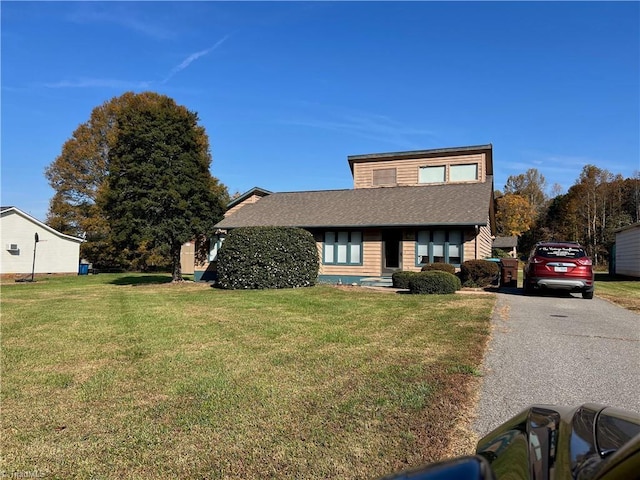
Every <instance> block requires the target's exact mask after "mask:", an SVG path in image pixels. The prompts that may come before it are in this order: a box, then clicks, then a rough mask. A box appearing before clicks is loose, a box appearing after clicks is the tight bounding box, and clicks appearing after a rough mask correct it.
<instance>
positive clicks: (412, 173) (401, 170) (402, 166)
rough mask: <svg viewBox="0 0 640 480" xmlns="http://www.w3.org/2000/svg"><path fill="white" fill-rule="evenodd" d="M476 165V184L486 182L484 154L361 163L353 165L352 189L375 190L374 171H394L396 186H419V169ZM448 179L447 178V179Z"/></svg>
mask: <svg viewBox="0 0 640 480" xmlns="http://www.w3.org/2000/svg"><path fill="white" fill-rule="evenodd" d="M470 163H476V164H477V165H478V177H479V178H478V180H477V181H478V182H485V181H486V178H487V177H486V158H485V154H484V153H478V154H471V155H456V156H448V157H437V158H412V159H402V160H398V159H395V160H393V159H390V160H380V161H375V162H361V163H358V162H356V163H354V164H353V186H354V188H376V185H374V171H376V170H385V169H393V168H395V169H396V186H411V185H421V184H420V183H419V181H418V176H419V172H420V167H426V166H436V165H444V166H446V167H447V172H448V169H449V167H450V166H451V165H460V164H470ZM447 178H448V177H447Z"/></svg>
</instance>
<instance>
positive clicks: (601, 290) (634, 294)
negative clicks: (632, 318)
mask: <svg viewBox="0 0 640 480" xmlns="http://www.w3.org/2000/svg"><path fill="white" fill-rule="evenodd" d="M595 293H596V295H597V296H598V297H602V298H605V299H607V300H609V301H610V302H613V303H617V304H618V305H620V306H621V307H624V308H626V309H628V310H631V311H635V312H640V281H638V280H637V279H636V280H632V279H626V280H625V279H623V278H619V277H611V276H610V275H609V274H607V273H602V272H596V286H595Z"/></svg>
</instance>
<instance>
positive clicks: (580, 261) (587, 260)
mask: <svg viewBox="0 0 640 480" xmlns="http://www.w3.org/2000/svg"><path fill="white" fill-rule="evenodd" d="M576 263H577V264H578V265H591V264H592V262H591V259H590V258H589V257H582V258H578V259H577V260H576Z"/></svg>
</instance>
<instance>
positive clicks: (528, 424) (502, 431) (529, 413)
mask: <svg viewBox="0 0 640 480" xmlns="http://www.w3.org/2000/svg"><path fill="white" fill-rule="evenodd" d="M384 478H385V479H387V480H391V479H393V480H400V479H412V480H453V479H456V480H458V479H461V480H464V479H470V480H471V479H474V480H481V479H482V480H493V479H496V480H506V479H509V480H546V479H550V480H570V479H571V480H573V479H575V480H630V479H640V416H638V415H637V414H635V413H631V412H626V411H623V410H619V409H616V408H611V407H605V406H603V405H597V404H585V405H583V406H581V407H577V408H570V407H558V406H553V405H535V406H532V407H530V408H528V409H526V410H524V411H523V412H521V413H520V414H519V415H516V416H515V417H513V418H512V419H511V420H509V421H507V422H506V423H504V424H503V425H501V426H500V427H498V428H496V429H495V430H493V431H492V432H491V433H489V434H488V435H486V436H485V437H483V438H482V439H481V440H480V441H479V442H478V447H477V449H476V456H471V457H461V458H457V459H455V460H451V461H447V462H441V463H437V464H432V465H427V466H424V467H421V468H419V469H415V470H411V471H406V472H402V473H399V474H394V475H390V476H387V477H384Z"/></svg>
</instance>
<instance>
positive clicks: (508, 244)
mask: <svg viewBox="0 0 640 480" xmlns="http://www.w3.org/2000/svg"><path fill="white" fill-rule="evenodd" d="M517 247H518V237H517V236H516V235H512V236H510V237H496V238H495V239H494V240H493V248H499V249H500V250H502V251H504V252H506V253H508V254H509V256H510V257H511V258H516V248H517Z"/></svg>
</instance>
